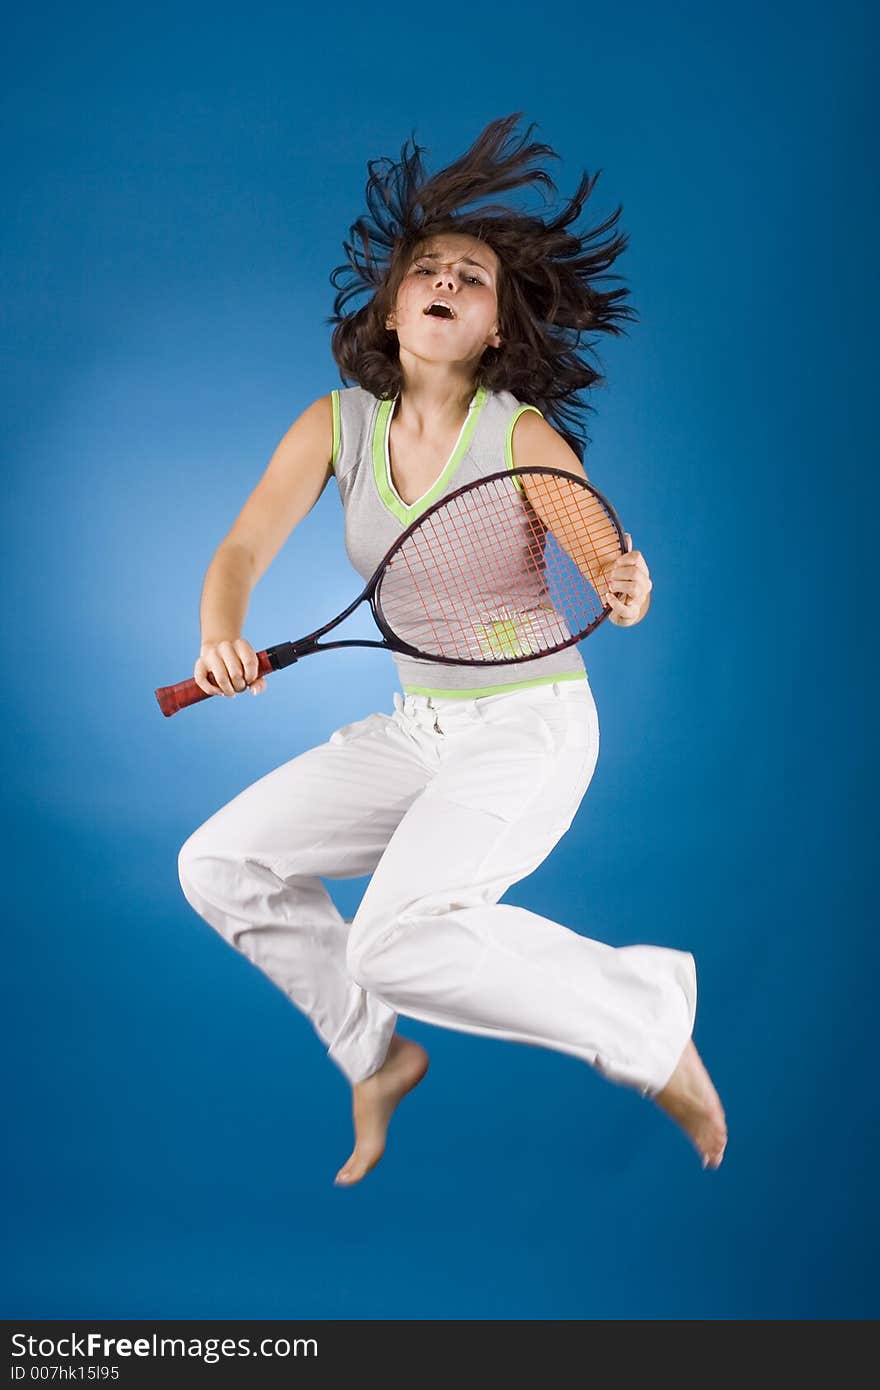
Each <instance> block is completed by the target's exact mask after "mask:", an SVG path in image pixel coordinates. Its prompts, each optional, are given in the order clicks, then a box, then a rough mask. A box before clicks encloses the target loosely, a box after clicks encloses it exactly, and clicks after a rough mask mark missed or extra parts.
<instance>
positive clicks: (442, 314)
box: [423, 300, 455, 319]
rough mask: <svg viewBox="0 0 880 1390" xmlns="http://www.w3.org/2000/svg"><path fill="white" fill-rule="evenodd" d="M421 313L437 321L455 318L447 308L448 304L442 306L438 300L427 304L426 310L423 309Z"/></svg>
mask: <svg viewBox="0 0 880 1390" xmlns="http://www.w3.org/2000/svg"><path fill="white" fill-rule="evenodd" d="M423 312H424V313H425V314H428V315H430V317H431V318H438V319H454V318H455V314H454V313H453V311H452V309H451V308H450V307H449V305H448V304H444V303H442V302H440V301H439V300H435V301H434V303H433V304H429V305H428V307H427V309H425V310H424V311H423Z"/></svg>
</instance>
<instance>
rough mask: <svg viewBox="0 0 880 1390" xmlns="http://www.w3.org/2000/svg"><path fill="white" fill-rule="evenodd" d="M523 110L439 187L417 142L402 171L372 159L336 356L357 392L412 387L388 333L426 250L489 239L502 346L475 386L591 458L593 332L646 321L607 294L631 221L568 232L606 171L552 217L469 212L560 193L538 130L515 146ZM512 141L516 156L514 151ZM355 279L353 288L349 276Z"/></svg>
mask: <svg viewBox="0 0 880 1390" xmlns="http://www.w3.org/2000/svg"><path fill="white" fill-rule="evenodd" d="M521 115H522V112H514V113H513V114H512V115H510V116H503V117H501V118H499V119H498V120H495V121H491V122H490V123H489V125H487V126H486V128H485V130H484V131H483V132H482V134H481V135H479V136H478V137H477V139H476V140H475V141H474V143H473V145H472V146H471V148H470V149H469V150H468V151H467V153H466V154H463V155H462V156H461V157H460V158H459V159H457V160H455V161H454V163H452V164H450V165H448V167H447V168H445V169H442V170H441V171H440V173H438V174H435V175H433V177H431V178H426V177H425V171H424V168H423V165H422V160H421V154H422V147H420V146H418V145H417V144H416V143H415V134H414V133H413V136H412V137H411V144H412V152H411V153H409V154H408V153H407V143H409V142H405V143H404V145H403V148H402V150H401V158H400V162H399V163H398V164H395V163H393V161H392V160H390V159H388V158H383V159H376V160H369V161H368V164H367V168H368V170H369V175H370V176H369V179H368V181H367V188H366V201H367V206H368V208H369V216H367V217H360V218H358V220H357V221H356V222H355V223H354V224H353V226H352V227H351V228H350V231H349V236H350V238H351V239H350V240H349V241H345V242H343V247H344V250H345V253H346V256H347V258H348V259H347V261H346V262H344V263H343V264H342V265H339V266H337V267H336V269H335V270H334V271H333V272H332V274H331V276H330V281H331V284H332V285H333V286H334V288H335V289H336V290H337V291H338V292H337V294H336V297H335V299H334V302H333V314H332V316H331V317H330V318H328V319H326V320H325V322H327V323H329V324H334V325H335V327H334V330H333V335H332V340H331V348H332V352H333V357H334V359H335V361H336V364H337V366H338V367H339V371H340V375H341V378H342V380H343V382H347V383H348V384H349V385H358V386H361V387H363V388H364V389H365V390H367V391H370V392H372V394H373V395H375V396H378V397H380V398H381V399H383V400H387V399H390V398H391V397H393V396H395V395H397V393H398V392H399V391H400V389H401V387H402V385H403V371H402V368H401V365H400V357H399V348H398V342H397V335H396V333H394V332H393V330H389V329H387V328H386V327H385V319H386V315H387V314H388V313H390V312H391V311H392V310H393V308H394V304H395V301H396V299H397V290H398V287H399V285H400V282H401V280H402V278H403V275H404V273H405V271H406V268H407V266H408V264H409V263H410V260H411V258H412V255H413V253H414V251H415V249H416V247H417V246H418V245H419V244H420V243H421V242H422V241H424V240H425V239H426V238H427V237H429V236H434V235H436V234H438V233H442V232H465V233H467V234H468V235H470V236H474V237H477V238H478V239H479V240H481V241H484V242H487V243H488V244H489V246H491V248H492V250H493V251H494V252H495V254H496V255H497V256H498V259H499V262H500V270H501V273H500V278H499V282H498V310H499V318H498V329H499V333H500V336H501V339H502V342H501V346H500V347H499V348H491V347H488V348H486V350H485V351H484V353H483V356H482V357H481V359H480V362H479V364H478V367H477V370H476V375H475V381H474V385H475V387H476V386H485V387H486V388H487V389H489V390H492V391H511V392H512V393H513V395H515V396H516V397H517V399H519V400H521V401H523V402H525V403H527V404H529V405H535V406H537V407H538V409H539V410H540V411H541V412H542V413H543V414H544V415H545V417H546V418H547V419H548V420H549V421H550V423H551V424H553V425H554V426H555V428H556V429H558V430H559V432H560V434H562V435H563V437H564V438H565V439H566V441H567V442H568V443H569V444H570V445H571V447H572V448H573V449H574V450H575V452H576V454H577V455H578V458H582V457H583V447H584V444H585V443H587V442H589V435H587V434H586V432H585V431H584V433H583V434H581V433H579V432H578V431H577V430H576V428H575V427H576V426H577V424H578V423H579V415H580V414H581V413H585V412H588V411H589V412H592V410H593V407H592V406H591V405H589V404H587V403H586V401H585V400H580V401H579V400H577V395H578V393H579V392H581V391H585V390H588V389H590V388H591V387H594V386H600V385H604V384H605V377H604V376H603V375H602V374H601V372H600V371H597V370H595V369H594V368H593V367H592V366H591V365H590V364H589V362H587V361H586V358H585V353H587V352H590V353H592V351H593V348H594V342H591V341H587V342H586V343H585V344H584V345H583V346H582V345H581V339H582V337H583V335H584V334H585V333H589V332H598V333H613V334H621V333H625V331H626V330H625V329H624V328H623V327H621V326H620V325H621V324H622V323H623V321H625V320H636V319H638V314H637V312H636V310H635V309H633V308H632V307H631V306H630V305H628V304H623V303H621V302H620V301H622V300H623V299H624V298H625V297H626V296H627V294H628V291H627V290H626V289H625V288H622V289H613V290H600V289H599V288H597V283H596V282H597V281H599V280H618V281H619V280H620V279H621V277H620V276H619V275H609V274H607V271H608V269H609V267H610V266H612V265H613V264H614V262H615V260H616V259H617V257H618V256H619V255H620V253H621V252H622V251H623V250H624V248H625V247H626V245H627V243H628V237H627V236H626V235H625V234H623V233H620V232H615V233H614V234H613V235H609V236H608V237H607V238H606V239H605V240H602V239H601V238H602V237H603V236H604V234H605V233H606V232H608V233H610V232H611V229H612V228H613V227H614V226H615V223H616V222H617V219H618V217H619V216H620V213H621V208H620V207H619V206H618V208H617V209H616V211H615V212H614V213H612V215H611V216H610V217H608V218H606V220H605V221H604V222H603V223H601V225H600V226H598V227H595V228H593V229H592V230H588V231H586V232H584V233H581V234H579V235H578V234H575V233H574V232H569V231H567V230H566V228H567V227H568V226H569V224H570V223H572V222H574V221H575V220H576V219H577V217H578V216H579V215H580V212H581V209H582V207H583V204H584V203H585V202H586V200H587V198H588V197H589V196H590V194H591V192H592V190H593V187H594V185H595V183H596V180H597V179H598V177H599V173H600V172H601V170H600V171H598V172H597V173H596V174H594V175H593V176H592V177H590V175H589V174H587V173H586V172H585V173H584V174H583V175H582V177H581V180H580V183H579V185H578V188H577V191H576V192H575V194H574V196H573V197H572V198H571V199H570V201H569V202H568V204H567V205H566V206H565V207H564V208H563V209H562V211H561V212H560V213H559V214H558V215H557V216H556V217H553V218H552V219H549V220H547V221H543V220H542V219H541V218H540V217H536V216H533V215H529V214H527V213H523V212H518V211H516V210H514V209H512V208H510V207H508V206H506V205H498V204H489V205H487V206H486V207H484V208H480V209H478V210H476V211H473V212H461V211H459V209H462V208H465V207H468V206H469V205H471V204H473V203H474V201H475V200H476V199H478V198H480V197H484V196H486V195H489V194H494V193H500V192H502V191H503V190H505V189H511V188H518V187H520V186H522V185H526V184H541V185H543V186H544V187H545V188H548V189H552V190H554V191H556V184H555V183H554V181H553V179H552V178H551V177H550V175H549V174H548V173H547V172H546V170H544V169H530V168H529V166H530V165H531V164H532V163H533V161H534V160H536V159H538V158H540V157H546V158H551V159H559V157H560V156H559V155H558V154H557V153H556V152H555V151H554V150H553V149H551V148H550V146H549V145H543V144H531V145H528V144H526V141H527V140H528V138H529V136H530V135H531V133H532V130H533V129H534V125H535V123H534V122H533V123H532V125H530V126H529V128H528V130H527V131H526V133H525V135H524V136H522V138H521V139H520V140H519V141H518V142H516V141H515V140H514V139H513V138H512V131H513V128H514V126H515V125H516V123H517V121H518V120H519V119H520V117H521ZM508 142H510V143H509V148H506V146H507V145H508ZM345 277H347V280H346V278H345ZM364 290H371V291H372V294H371V297H370V299H369V301H368V302H367V303H366V304H364V305H362V306H361V308H359V309H358V310H356V311H351V312H349V313H347V314H345V313H343V308H344V306H345V304H346V303H347V302H348V300H349V299H351V298H352V296H353V295H357V294H359V293H361V292H363V291H364Z"/></svg>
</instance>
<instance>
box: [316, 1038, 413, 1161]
mask: <svg viewBox="0 0 880 1390" xmlns="http://www.w3.org/2000/svg"><path fill="white" fill-rule="evenodd" d="M427 1070H428V1054H427V1052H426V1051H425V1049H424V1048H423V1047H420V1046H419V1044H418V1043H417V1042H412V1041H411V1040H410V1039H409V1038H399V1037H398V1036H397V1034H396V1033H395V1034H394V1037H393V1038H392V1039H391V1042H390V1044H389V1046H388V1052H387V1055H386V1057H385V1061H384V1062H383V1063H382V1065H381V1067H380V1068H379V1070H378V1071H374V1072H373V1074H372V1076H368V1077H367V1079H366V1081H358V1082H357V1083H356V1084H355V1085H354V1086H353V1087H352V1114H353V1116H354V1137H355V1145H354V1150H353V1152H352V1154H351V1156H350V1158H348V1159H347V1160H346V1162H345V1163H343V1165H342V1167H341V1168H340V1170H339V1172H338V1173H337V1174H336V1177H335V1179H334V1182H335V1183H336V1184H337V1185H338V1186H343V1185H344V1186H346V1187H350V1186H351V1185H352V1183H356V1182H360V1180H361V1178H362V1177H363V1176H364V1174H365V1173H369V1171H370V1169H371V1168H375V1166H376V1164H377V1163H378V1162H379V1159H380V1158H381V1157H382V1155H383V1153H384V1152H385V1136H386V1134H387V1132H388V1123H389V1121H390V1119H391V1116H392V1115H393V1114H394V1111H395V1109H396V1108H397V1105H398V1102H399V1101H401V1100H402V1099H403V1097H404V1096H405V1095H406V1093H407V1091H411V1090H412V1089H413V1087H414V1086H417V1085H418V1083H419V1082H420V1081H421V1079H422V1077H423V1076H424V1074H425V1072H426V1071H427Z"/></svg>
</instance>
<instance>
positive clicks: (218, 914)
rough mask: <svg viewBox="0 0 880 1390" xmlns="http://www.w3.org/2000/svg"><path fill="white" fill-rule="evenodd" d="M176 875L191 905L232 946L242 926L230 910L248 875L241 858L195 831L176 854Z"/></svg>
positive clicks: (236, 915) (238, 896)
mask: <svg viewBox="0 0 880 1390" xmlns="http://www.w3.org/2000/svg"><path fill="white" fill-rule="evenodd" d="M177 877H178V879H179V881H180V887H181V889H182V891H183V896H184V897H185V898H186V900H187V902H188V903H189V905H190V907H192V908H193V909H194V911H196V912H197V913H198V914H199V916H200V917H202V918H203V919H204V920H205V921H206V922H207V923H208V925H209V926H211V927H214V929H215V930H216V931H218V932H219V933H220V934H221V936H223V937H224V938H225V939H226V940H228V941H232V943H233V945H234V944H235V941H234V937H235V935H236V934H237V932H238V931H239V930H240V929H241V926H242V923H241V921H240V920H239V918H238V914H235V913H234V911H233V909H234V907H235V904H236V901H237V899H238V898H240V896H241V886H242V884H243V882H244V881H245V880H246V878H247V870H246V865H245V862H244V859H243V858H242V857H240V856H236V855H234V854H230V853H229V852H228V851H223V850H222V849H220V847H219V846H217V845H213V844H212V843H211V842H210V841H209V840H208V839H206V838H204V837H203V836H202V835H201V833H200V832H199V831H195V832H194V833H193V834H192V835H191V836H190V837H189V839H188V840H186V841H185V843H184V844H183V845H182V846H181V849H180V851H179V853H178V855H177Z"/></svg>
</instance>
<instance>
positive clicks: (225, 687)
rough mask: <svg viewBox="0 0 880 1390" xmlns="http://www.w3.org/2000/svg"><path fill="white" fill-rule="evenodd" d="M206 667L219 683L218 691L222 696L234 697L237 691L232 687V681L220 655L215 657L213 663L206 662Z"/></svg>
mask: <svg viewBox="0 0 880 1390" xmlns="http://www.w3.org/2000/svg"><path fill="white" fill-rule="evenodd" d="M205 665H206V666H207V668H208V670H209V671H210V673H211V675H212V676H213V677H214V680H215V681H216V683H217V689H218V690H219V691H220V693H221V695H234V694H235V690H234V689H233V686H232V680H231V678H230V675H229V672H228V671H227V669H226V665H225V663H224V661H223V659H222V657H220V656H219V655H218V656H215V657H213V658H212V660H211V661H206V662H205Z"/></svg>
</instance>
